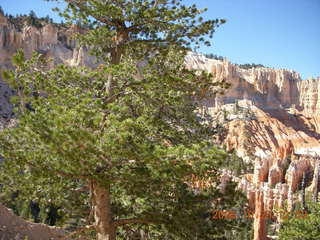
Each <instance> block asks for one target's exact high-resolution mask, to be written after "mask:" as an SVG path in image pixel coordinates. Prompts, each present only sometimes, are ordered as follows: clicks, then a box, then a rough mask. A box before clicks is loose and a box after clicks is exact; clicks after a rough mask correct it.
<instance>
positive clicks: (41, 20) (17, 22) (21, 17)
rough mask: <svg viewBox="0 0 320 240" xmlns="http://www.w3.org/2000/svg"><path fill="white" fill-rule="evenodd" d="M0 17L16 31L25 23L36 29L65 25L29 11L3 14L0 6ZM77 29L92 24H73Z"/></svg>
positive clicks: (91, 25) (88, 26)
mask: <svg viewBox="0 0 320 240" xmlns="http://www.w3.org/2000/svg"><path fill="white" fill-rule="evenodd" d="M0 15H3V16H5V17H6V18H7V19H8V21H9V22H10V23H11V24H13V25H14V26H15V28H16V29H17V30H18V31H21V30H22V28H23V26H24V24H25V22H26V23H27V24H28V25H30V26H34V27H36V28H42V27H43V26H44V25H46V24H53V25H55V26H56V27H66V26H67V24H66V23H64V22H63V21H61V22H60V23H55V22H54V21H53V19H52V18H50V16H49V15H47V16H46V17H38V16H37V15H36V13H35V12H34V11H32V10H31V11H30V13H29V14H28V15H27V14H17V15H16V16H13V15H12V14H8V13H5V12H4V10H3V8H2V7H1V6H0ZM75 24H77V25H78V26H79V27H81V28H89V29H92V28H93V24H90V25H88V24H82V23H81V22H75Z"/></svg>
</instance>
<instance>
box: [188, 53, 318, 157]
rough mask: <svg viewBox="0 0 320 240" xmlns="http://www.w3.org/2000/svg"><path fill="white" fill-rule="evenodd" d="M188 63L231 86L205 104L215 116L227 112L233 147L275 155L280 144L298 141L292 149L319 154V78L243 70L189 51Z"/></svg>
mask: <svg viewBox="0 0 320 240" xmlns="http://www.w3.org/2000/svg"><path fill="white" fill-rule="evenodd" d="M186 63H187V65H188V66H189V67H190V68H196V69H199V70H205V71H207V72H210V73H212V74H213V76H214V81H222V80H225V81H227V82H228V83H230V84H231V87H230V88H229V89H227V90H226V91H225V93H224V94H223V95H220V96H216V97H215V98H208V99H206V100H204V101H203V103H202V104H203V106H204V107H205V108H206V110H207V111H208V112H209V113H210V114H211V115H212V116H217V115H218V114H219V113H220V112H221V111H224V112H226V113H228V114H227V115H228V116H227V119H225V121H224V124H225V126H226V128H227V129H228V134H227V137H226V139H225V144H226V145H227V148H228V149H230V150H231V149H236V150H237V151H238V153H239V155H241V156H243V157H244V156H248V155H255V156H259V157H270V156H272V154H273V153H275V152H278V151H279V149H280V147H281V146H290V145H293V147H292V148H291V150H292V153H295V154H300V155H305V154H311V155H312V154H313V155H315V154H320V142H319V140H320V78H316V79H309V80H302V79H301V77H300V75H299V74H298V73H297V72H295V71H292V70H285V69H272V68H266V67H260V68H252V69H242V68H240V67H239V66H238V65H235V64H232V63H230V62H229V61H227V60H226V59H225V60H223V61H219V60H215V59H208V58H206V57H205V56H203V55H201V54H197V53H190V54H189V55H188V56H187V59H186ZM289 154H291V152H290V153H287V155H289ZM284 157H286V156H284Z"/></svg>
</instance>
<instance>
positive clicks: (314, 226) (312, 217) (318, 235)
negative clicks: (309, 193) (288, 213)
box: [279, 203, 320, 240]
mask: <svg viewBox="0 0 320 240" xmlns="http://www.w3.org/2000/svg"><path fill="white" fill-rule="evenodd" d="M308 208H309V213H307V214H306V215H303V216H302V217H296V216H293V217H289V218H288V219H287V220H286V221H285V222H284V223H283V224H282V226H281V229H280V232H279V239H280V240H318V239H320V204H319V203H314V204H312V205H310V206H309V207H308Z"/></svg>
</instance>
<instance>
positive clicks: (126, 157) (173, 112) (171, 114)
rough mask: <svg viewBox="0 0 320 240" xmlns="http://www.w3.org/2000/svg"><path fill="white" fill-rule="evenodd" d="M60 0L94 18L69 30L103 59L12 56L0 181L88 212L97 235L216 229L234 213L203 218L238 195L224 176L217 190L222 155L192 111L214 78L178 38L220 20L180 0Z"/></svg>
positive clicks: (71, 13)
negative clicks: (84, 28)
mask: <svg viewBox="0 0 320 240" xmlns="http://www.w3.org/2000/svg"><path fill="white" fill-rule="evenodd" d="M66 2H67V3H68V6H67V10H66V11H65V12H64V13H63V15H64V16H65V17H67V18H69V19H70V20H71V21H76V20H78V21H81V23H83V24H94V26H93V28H92V29H91V30H88V32H87V33H86V34H85V35H81V36H79V40H80V42H81V44H83V45H87V46H88V47H90V49H91V50H92V53H94V54H95V56H96V57H97V58H98V59H99V60H100V61H101V63H102V64H101V65H100V66H99V67H98V68H96V69H90V68H88V67H68V66H65V65H58V66H56V67H54V68H53V69H51V70H48V67H47V66H48V62H47V61H46V60H45V59H44V58H43V57H42V56H41V55H38V54H34V56H33V57H32V59H30V60H26V59H25V58H24V54H23V52H22V51H19V52H18V54H17V55H16V56H15V57H14V58H13V64H14V66H15V69H14V70H7V71H4V73H3V77H4V79H6V81H7V82H8V83H9V85H10V86H11V87H12V88H13V89H14V90H15V91H16V93H17V95H16V96H15V97H13V98H12V102H13V103H14V104H15V106H16V109H15V113H16V116H17V122H16V124H15V126H14V127H12V128H9V129H5V130H4V131H3V132H1V134H0V154H1V155H2V156H4V158H5V159H6V161H5V162H4V164H3V165H2V166H1V175H0V181H1V183H3V191H4V192H6V193H8V192H11V193H14V192H19V198H20V199H21V200H28V201H30V200H36V201H38V202H40V204H42V205H43V206H46V205H48V204H54V205H56V206H61V207H62V209H60V210H61V211H62V212H64V214H65V219H68V217H69V216H74V215H77V216H78V217H79V219H82V223H80V225H84V224H92V222H94V224H95V228H96V231H97V236H98V239H99V240H100V239H101V240H102V239H103V240H104V239H109V240H112V239H116V238H117V239H128V234H129V232H130V231H129V230H132V229H136V230H137V231H138V230H143V231H142V232H144V233H147V234H148V236H149V239H175V240H178V239H226V237H225V234H226V231H228V232H229V235H230V231H231V229H233V228H234V227H235V226H239V224H242V223H239V222H238V221H234V220H228V219H221V220H219V221H211V219H210V214H211V211H212V210H213V209H217V208H219V209H226V208H230V207H231V206H236V205H237V204H238V205H239V204H241V203H242V204H243V202H242V201H243V197H242V195H241V194H240V193H239V192H236V191H235V188H234V186H233V185H230V186H228V187H227V188H226V191H225V192H224V193H223V192H221V191H220V190H219V187H218V186H219V179H220V169H219V168H220V167H222V166H223V165H224V163H225V162H227V160H228V159H229V158H230V156H229V154H227V153H226V152H225V151H224V150H223V149H221V148H219V147H218V146H215V145H214V144H213V138H212V136H213V134H214V133H215V129H213V128H211V127H210V124H209V122H208V121H207V119H206V116H201V115H200V114H199V113H198V111H197V110H198V108H199V102H200V100H201V98H202V97H204V95H203V94H202V93H203V92H204V91H205V92H208V94H206V96H209V95H210V94H214V93H215V92H214V89H216V88H217V87H219V85H220V84H219V83H213V82H212V76H211V75H210V74H207V73H196V72H194V71H191V70H187V69H186V67H185V65H184V57H185V54H186V50H187V49H188V47H190V46H191V45H192V44H195V45H198V44H200V43H206V44H209V42H207V41H206V40H205V38H204V36H205V35H208V34H209V35H212V33H213V32H214V29H215V27H216V26H217V25H219V24H220V23H223V22H224V21H223V20H218V19H217V20H213V21H212V20H209V21H203V19H202V18H198V15H199V14H201V13H202V12H203V11H201V10H198V9H197V8H196V6H195V5H193V6H191V7H186V6H183V5H182V4H181V1H167V0H159V1H142V0H135V1H126V0H113V1H103V2H102V1H96V0H89V1H77V0H75V1H71V0H70V1H66ZM195 19H198V21H197V20H195ZM141 60H144V61H143V62H142V61H141ZM220 87H222V88H223V87H224V86H223V85H221V86H220ZM209 93H210V94H209ZM26 106H28V108H27V107H26ZM195 180H196V181H200V182H210V184H209V185H208V184H207V186H206V187H205V188H196V187H195V184H194V182H195ZM49 200H50V201H49ZM90 212H91V213H90ZM92 213H94V218H95V219H94V221H93V219H92V217H91V216H92ZM104 215H105V216H104ZM137 228H138V229H137ZM238 230H239V229H238V228H236V230H234V231H233V232H234V234H235V233H236V232H238ZM115 232H116V233H117V234H115ZM138 232H139V231H138ZM233 232H231V233H233ZM129 235H130V234H129ZM230 238H232V236H231V237H230ZM230 238H229V239H230Z"/></svg>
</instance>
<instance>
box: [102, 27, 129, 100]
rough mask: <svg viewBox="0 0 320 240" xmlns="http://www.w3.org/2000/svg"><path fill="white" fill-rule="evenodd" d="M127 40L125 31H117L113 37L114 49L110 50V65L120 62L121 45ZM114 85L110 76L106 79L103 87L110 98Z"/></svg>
mask: <svg viewBox="0 0 320 240" xmlns="http://www.w3.org/2000/svg"><path fill="white" fill-rule="evenodd" d="M126 40H128V33H127V32H126V31H119V32H118V33H117V35H116V37H115V39H114V40H113V41H114V44H115V47H113V48H112V49H111V52H110V55H111V65H117V64H119V63H120V62H121V56H122V54H123V49H122V47H121V43H122V42H124V41H126ZM113 85H114V82H113V77H112V75H111V74H109V75H108V77H107V82H106V85H105V89H106V93H107V94H108V95H109V96H110V95H112V87H113Z"/></svg>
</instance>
